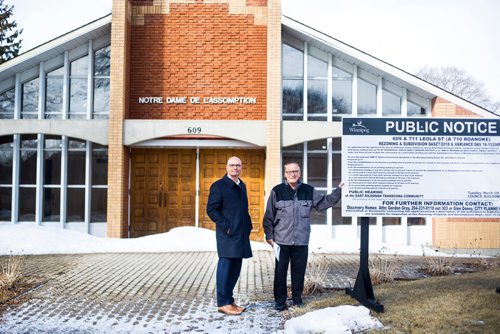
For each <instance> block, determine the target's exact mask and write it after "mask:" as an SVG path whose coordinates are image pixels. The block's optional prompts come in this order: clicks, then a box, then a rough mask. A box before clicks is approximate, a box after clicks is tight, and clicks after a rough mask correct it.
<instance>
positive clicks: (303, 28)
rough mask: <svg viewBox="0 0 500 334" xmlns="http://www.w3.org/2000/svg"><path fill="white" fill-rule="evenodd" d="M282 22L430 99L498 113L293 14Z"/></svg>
mask: <svg viewBox="0 0 500 334" xmlns="http://www.w3.org/2000/svg"><path fill="white" fill-rule="evenodd" d="M281 23H282V27H283V31H284V32H286V33H287V34H289V35H291V36H293V37H296V38H298V39H301V40H304V41H306V42H308V43H310V44H312V45H314V46H315V47H319V48H321V49H323V50H324V51H327V52H329V53H332V54H333V55H334V56H335V57H338V58H340V59H342V60H344V61H346V62H348V63H351V64H356V65H358V66H359V67H360V68H363V69H364V70H367V71H369V72H371V73H372V74H374V75H376V76H382V77H383V78H384V79H386V80H388V81H390V82H392V83H394V84H396V85H398V86H400V87H404V88H407V89H408V90H410V91H413V92H415V93H416V94H418V95H420V96H422V97H424V98H426V99H433V98H435V97H437V96H439V97H442V98H444V99H446V100H448V101H450V102H452V103H454V104H456V105H457V106H460V107H463V108H465V109H467V110H470V111H472V112H474V113H476V114H478V115H480V116H482V117H498V115H496V114H494V113H493V112H491V111H489V110H486V109H484V108H482V107H480V106H478V105H477V104H474V103H472V102H470V101H467V100H464V99H463V98H461V97H459V96H457V95H454V94H453V93H450V92H448V91H446V90H444V89H442V88H439V87H437V86H435V85H433V84H431V83H429V82H427V81H425V80H422V79H420V78H419V77H417V76H415V75H413V74H411V73H408V72H406V71H404V70H402V69H400V68H398V67H396V66H394V65H391V64H389V63H387V62H385V61H383V60H380V59H378V58H376V57H374V56H372V55H370V54H368V53H366V52H363V51H361V50H359V49H357V48H355V47H353V46H351V45H348V44H346V43H344V42H342V41H339V40H338V39H336V38H333V37H331V36H329V35H326V34H324V33H322V32H320V31H318V30H316V29H314V28H311V27H309V26H307V25H305V24H303V23H300V22H298V21H296V20H294V19H292V18H289V17H287V16H284V15H282V18H281Z"/></svg>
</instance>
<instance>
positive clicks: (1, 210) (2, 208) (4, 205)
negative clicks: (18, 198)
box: [0, 187, 12, 221]
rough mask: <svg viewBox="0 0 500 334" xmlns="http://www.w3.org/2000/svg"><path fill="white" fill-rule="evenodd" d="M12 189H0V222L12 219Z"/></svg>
mask: <svg viewBox="0 0 500 334" xmlns="http://www.w3.org/2000/svg"><path fill="white" fill-rule="evenodd" d="M11 206H12V188H9V187H0V221H10V220H11V217H12V211H11Z"/></svg>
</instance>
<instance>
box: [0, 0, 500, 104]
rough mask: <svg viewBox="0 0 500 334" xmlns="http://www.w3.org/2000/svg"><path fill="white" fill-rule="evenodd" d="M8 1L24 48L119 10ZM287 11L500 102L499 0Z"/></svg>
mask: <svg viewBox="0 0 500 334" xmlns="http://www.w3.org/2000/svg"><path fill="white" fill-rule="evenodd" d="M6 1H7V3H10V4H14V5H15V8H14V16H15V19H16V20H17V22H18V25H19V27H21V28H23V29H24V32H23V39H24V42H23V49H22V51H27V50H29V49H31V48H33V47H35V46H37V45H40V44H42V43H44V42H46V41H48V40H50V39H52V38H54V37H57V36H59V35H62V34H64V33H66V32H68V31H70V30H72V29H75V28H78V27H80V26H82V25H84V24H85V23H88V22H90V21H93V20H95V19H97V18H99V17H102V16H104V15H106V14H108V13H110V12H111V0H72V1H63V0H44V1H40V0H15V1H14V0H6ZM306 3H307V5H305V6H304V4H306ZM282 13H283V14H284V15H286V16H289V17H291V18H293V19H295V20H297V21H299V22H301V23H304V24H306V25H308V26H310V27H312V28H315V29H317V30H319V31H321V32H323V33H326V34H328V35H330V36H332V37H334V38H337V39H339V40H341V41H342V42H344V43H347V44H349V45H351V46H354V47H356V48H358V49H360V50H361V51H364V52H366V53H369V54H371V55H372V56H375V57H377V58H379V59H381V60H383V61H386V62H388V63H390V64H392V65H394V66H397V67H399V68H401V69H403V70H405V71H407V72H410V73H414V72H416V71H417V70H418V69H419V68H422V67H424V66H456V67H459V68H462V69H465V70H466V71H467V72H468V73H470V74H471V75H472V76H473V77H474V78H475V79H476V80H478V81H479V82H482V83H484V85H485V87H486V92H487V94H488V95H490V96H491V97H492V99H493V100H496V101H500V65H499V62H498V59H500V43H499V41H500V20H499V19H498V13H500V1H498V0H376V1H374V0H308V1H307V2H306V1H304V0H282Z"/></svg>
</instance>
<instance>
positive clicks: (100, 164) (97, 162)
mask: <svg viewBox="0 0 500 334" xmlns="http://www.w3.org/2000/svg"><path fill="white" fill-rule="evenodd" d="M96 146H98V145H96V144H94V147H96ZM101 147H102V146H101ZM107 184H108V150H107V149H102V148H100V149H97V150H96V149H93V150H92V185H94V186H95V185H107Z"/></svg>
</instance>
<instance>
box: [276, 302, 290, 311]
mask: <svg viewBox="0 0 500 334" xmlns="http://www.w3.org/2000/svg"><path fill="white" fill-rule="evenodd" d="M274 309H275V310H276V311H285V310H286V309H288V307H287V306H286V304H285V303H276V304H274Z"/></svg>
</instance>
